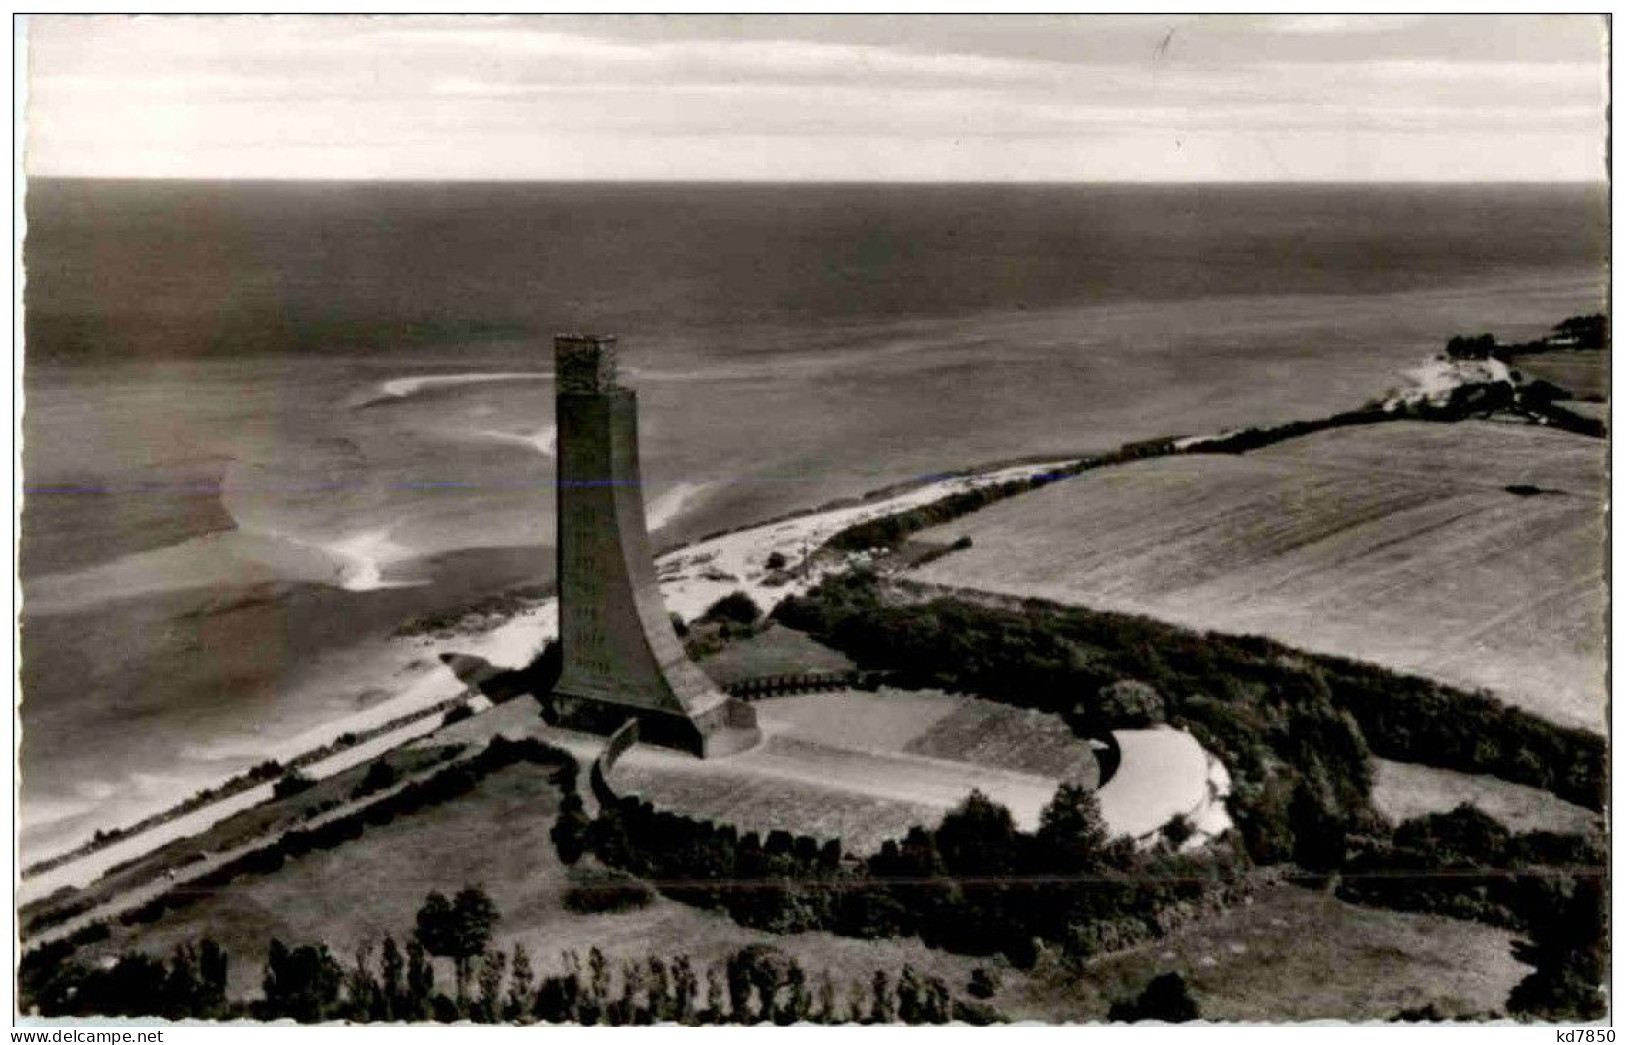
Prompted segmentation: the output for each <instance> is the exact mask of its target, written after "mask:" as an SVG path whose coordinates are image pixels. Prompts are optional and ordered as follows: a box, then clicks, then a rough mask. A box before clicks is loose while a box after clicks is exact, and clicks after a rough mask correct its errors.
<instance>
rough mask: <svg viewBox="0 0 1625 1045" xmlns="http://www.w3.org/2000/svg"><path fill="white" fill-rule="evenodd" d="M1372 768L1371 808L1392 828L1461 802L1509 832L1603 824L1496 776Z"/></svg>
mask: <svg viewBox="0 0 1625 1045" xmlns="http://www.w3.org/2000/svg"><path fill="white" fill-rule="evenodd" d="M1372 765H1373V768H1374V769H1375V770H1376V779H1375V780H1374V781H1373V785H1372V788H1371V801H1372V804H1373V805H1375V806H1376V809H1377V812H1379V813H1381V814H1382V815H1383V816H1385V817H1387V818H1388V819H1389V820H1391V821H1392V822H1394V823H1396V824H1397V823H1399V822H1400V821H1401V820H1409V819H1410V818H1412V817H1416V816H1424V815H1426V814H1428V813H1448V812H1450V810H1452V809H1454V808H1456V807H1457V806H1459V805H1461V804H1462V803H1464V802H1465V803H1467V804H1469V805H1472V806H1475V807H1477V808H1478V809H1479V811H1480V812H1484V813H1488V814H1489V815H1490V816H1493V817H1495V819H1497V820H1499V821H1501V823H1503V824H1505V825H1506V826H1507V827H1508V828H1510V829H1511V830H1513V831H1563V832H1585V831H1589V830H1592V829H1593V828H1595V827H1597V826H1599V825H1600V822H1601V817H1600V816H1599V815H1598V814H1596V813H1594V812H1592V811H1591V810H1589V809H1584V808H1582V807H1580V806H1577V805H1573V804H1571V803H1569V802H1565V801H1563V800H1562V799H1561V798H1558V797H1557V796H1556V795H1554V794H1552V793H1551V792H1550V791H1542V790H1540V789H1538V788H1533V787H1525V786H1524V785H1522V784H1514V783H1511V782H1509V781H1506V780H1502V779H1500V778H1499V777H1493V776H1478V775H1474V774H1471V773H1458V772H1456V771H1455V770H1452V769H1436V768H1434V767H1433V766H1422V765H1416V764H1414V763H1410V762H1394V761H1391V760H1389V759H1385V758H1374V759H1372Z"/></svg>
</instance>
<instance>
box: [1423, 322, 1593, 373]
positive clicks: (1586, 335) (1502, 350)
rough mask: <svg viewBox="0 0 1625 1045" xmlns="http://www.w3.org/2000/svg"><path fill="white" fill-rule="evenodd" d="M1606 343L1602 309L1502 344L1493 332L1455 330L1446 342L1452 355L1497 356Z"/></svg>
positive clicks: (1506, 358)
mask: <svg viewBox="0 0 1625 1045" xmlns="http://www.w3.org/2000/svg"><path fill="white" fill-rule="evenodd" d="M1608 347H1609V340H1608V317H1607V316H1605V315H1603V314H1601V313H1592V314H1590V315H1585V316H1570V317H1569V318H1567V319H1565V320H1563V321H1562V322H1560V323H1558V324H1557V325H1556V326H1554V327H1552V332H1551V333H1550V334H1547V335H1546V336H1545V337H1542V338H1537V339H1535V340H1534V341H1521V342H1517V343H1514V344H1501V343H1500V342H1498V341H1497V340H1496V338H1495V335H1494V334H1457V335H1455V336H1454V337H1452V338H1451V339H1450V340H1449V341H1448V342H1447V343H1446V344H1445V354H1446V355H1448V356H1449V357H1450V358H1451V359H1500V360H1502V361H1503V362H1506V361H1510V359H1511V357H1512V356H1515V355H1537V354H1539V353H1542V352H1565V351H1574V350H1579V351H1603V350H1606V349H1607V348H1608Z"/></svg>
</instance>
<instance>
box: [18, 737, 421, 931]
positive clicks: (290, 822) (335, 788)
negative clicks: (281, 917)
mask: <svg viewBox="0 0 1625 1045" xmlns="http://www.w3.org/2000/svg"><path fill="white" fill-rule="evenodd" d="M447 753H448V742H446V741H444V740H441V739H439V738H436V739H433V740H426V741H425V742H424V743H423V744H422V746H416V745H408V746H406V747H401V748H397V749H396V750H394V751H391V752H389V753H388V754H386V755H383V756H381V757H380V758H378V759H374V760H372V761H382V762H387V763H388V764H390V765H391V766H394V767H395V769H396V770H397V771H398V772H399V773H400V775H401V776H403V777H404V776H407V775H409V774H411V773H414V772H417V771H419V770H422V769H426V768H428V767H430V766H433V765H436V764H438V763H439V762H441V761H442V760H443V758H444V756H445V755H446V754H447ZM369 765H371V762H363V763H362V764H360V765H357V766H352V767H350V768H349V769H346V770H344V771H343V772H340V773H335V774H334V775H332V776H330V777H324V778H323V779H321V780H318V781H316V782H315V784H314V785H313V786H312V787H310V788H309V789H307V790H305V791H301V792H299V793H298V794H297V795H293V796H290V797H288V798H283V799H274V800H272V801H269V802H264V803H262V804H260V805H257V806H254V807H252V808H250V809H245V810H243V811H242V812H240V813H238V814H236V815H235V816H231V817H227V818H226V819H225V820H222V821H220V822H219V823H218V824H215V825H214V826H212V827H210V828H208V829H207V830H205V831H203V832H201V833H199V834H196V835H193V836H191V837H189V838H178V839H176V840H175V841H173V842H170V843H168V844H167V845H164V846H160V847H159V848H157V849H155V850H153V851H152V852H151V853H148V854H147V855H146V856H143V857H139V858H137V859H135V860H133V861H131V862H129V863H127V864H125V865H123V866H121V867H117V868H115V869H113V870H112V871H110V872H109V873H108V874H107V875H105V876H103V877H102V878H100V879H98V880H97V881H96V882H94V883H92V884H91V885H90V886H89V888H88V889H85V890H81V891H79V892H76V893H74V894H72V895H71V896H70V897H68V898H69V899H75V898H79V897H84V896H93V897H104V896H111V895H114V894H116V893H119V892H122V891H124V890H127V889H131V888H134V887H135V886H138V885H140V884H142V883H143V882H150V881H152V880H153V879H155V878H157V877H158V876H159V875H160V874H162V873H163V872H164V871H165V869H167V868H171V867H177V866H180V865H181V864H184V863H186V862H188V861H189V860H191V859H195V858H196V857H197V855H198V854H200V853H215V852H220V851H222V850H226V849H231V848H233V847H235V846H238V845H241V844H243V843H244V842H248V841H250V840H252V839H255V838H258V837H261V836H263V835H269V834H273V833H275V832H277V831H281V830H283V829H285V828H288V827H291V826H294V825H296V824H298V823H300V822H301V821H303V820H305V819H307V818H308V817H309V816H311V815H314V813H315V812H316V811H317V810H318V809H319V808H320V807H322V806H323V805H325V804H327V803H331V802H342V801H344V800H346V799H348V798H349V796H350V794H351V792H353V791H354V790H355V787H356V785H357V784H359V783H361V781H362V779H363V778H365V777H366V775H367V768H368V766H369ZM57 902H60V901H57ZM55 905H56V904H55V903H54V902H52V901H50V900H49V899H48V900H46V901H42V902H41V903H40V904H39V905H38V906H37V907H31V908H30V909H29V913H30V914H33V913H35V912H36V911H46V910H49V909H51V908H52V907H53V906H55Z"/></svg>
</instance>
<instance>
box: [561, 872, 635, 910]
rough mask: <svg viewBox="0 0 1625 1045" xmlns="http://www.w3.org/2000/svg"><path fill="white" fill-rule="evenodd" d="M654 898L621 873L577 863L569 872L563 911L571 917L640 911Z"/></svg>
mask: <svg viewBox="0 0 1625 1045" xmlns="http://www.w3.org/2000/svg"><path fill="white" fill-rule="evenodd" d="M654 898H655V893H654V890H653V889H651V888H650V887H649V885H648V884H647V883H646V882H643V881H641V880H639V879H637V878H634V877H633V876H631V875H629V874H627V873H626V872H624V871H618V870H616V869H614V868H612V867H604V866H603V865H601V864H598V863H580V864H577V865H576V866H574V867H572V868H571V869H570V888H569V889H568V890H566V891H565V894H564V908H565V910H567V911H570V912H572V913H574V914H612V913H614V912H617V911H636V910H640V909H641V908H644V907H647V906H649V904H651V903H653V902H654Z"/></svg>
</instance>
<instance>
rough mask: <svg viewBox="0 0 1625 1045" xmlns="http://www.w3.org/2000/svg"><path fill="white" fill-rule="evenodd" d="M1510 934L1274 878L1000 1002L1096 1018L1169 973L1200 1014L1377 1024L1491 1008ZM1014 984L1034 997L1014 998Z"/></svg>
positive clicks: (1509, 966) (1498, 994)
mask: <svg viewBox="0 0 1625 1045" xmlns="http://www.w3.org/2000/svg"><path fill="white" fill-rule="evenodd" d="M1512 940H1513V935H1512V934H1511V933H1509V932H1507V931H1506V930H1504V929H1496V928H1492V927H1490V926H1486V925H1480V924H1477V923H1474V922H1464V921H1457V920H1454V919H1450V918H1441V917H1438V916H1435V915H1419V914H1406V913H1400V912H1397V911H1384V910H1378V909H1374V908H1367V907H1357V906H1355V905H1353V904H1347V903H1344V902H1342V901H1341V900H1337V899H1335V898H1334V897H1332V896H1329V895H1327V894H1325V893H1319V892H1312V891H1310V890H1308V889H1302V888H1299V887H1297V886H1292V885H1275V886H1270V887H1266V888H1264V889H1262V890H1261V891H1260V893H1259V894H1258V895H1257V896H1256V897H1255V898H1254V901H1253V902H1252V903H1251V904H1245V905H1242V906H1238V907H1234V908H1231V909H1230V910H1228V911H1226V912H1224V913H1223V914H1220V915H1218V916H1217V917H1215V918H1211V919H1206V920H1203V921H1200V922H1198V923H1196V924H1194V925H1192V926H1190V927H1188V928H1185V929H1181V930H1177V931H1175V932H1174V933H1172V934H1170V935H1169V936H1166V937H1164V938H1163V939H1160V940H1156V941H1153V942H1151V943H1148V944H1145V945H1142V946H1140V947H1136V948H1134V949H1132V950H1129V951H1125V952H1122V953H1120V954H1115V955H1108V956H1106V957H1104V958H1100V959H1097V960H1096V961H1094V962H1092V963H1090V965H1089V966H1088V967H1087V968H1086V970H1085V971H1084V973H1083V974H1082V975H1081V976H1079V975H1067V974H1056V975H1055V976H1053V977H1047V978H1044V979H1043V980H1041V981H1040V982H1036V983H1032V984H1031V985H1012V986H1013V988H1014V989H1012V990H1010V991H1008V997H1006V996H1001V998H1000V999H999V1000H1000V1001H1002V1002H1003V1003H1005V1004H1006V1005H1008V1007H1009V1009H1010V1010H1011V1011H1020V1009H1021V1008H1023V1007H1024V1006H1027V1005H1032V1006H1034V1007H1037V1006H1040V1005H1043V1004H1044V1003H1045V1001H1044V999H1046V998H1055V997H1057V996H1068V995H1069V996H1070V998H1069V1001H1070V1004H1071V1005H1072V1006H1075V1007H1076V1009H1077V1010H1078V1011H1082V1012H1088V1013H1090V1014H1091V1016H1090V1017H1086V1018H1095V1019H1099V1018H1103V1016H1104V1014H1105V1012H1106V1010H1107V1009H1108V1008H1109V1006H1110V1002H1111V1000H1114V999H1117V998H1121V997H1125V996H1132V995H1133V994H1134V993H1136V991H1137V990H1138V988H1139V986H1140V985H1142V984H1144V983H1145V982H1146V981H1147V980H1148V979H1150V978H1151V977H1152V976H1156V975H1158V974H1160V973H1164V972H1178V973H1180V974H1181V975H1183V976H1184V977H1185V979H1186V982H1187V983H1188V984H1189V985H1190V989H1191V995H1192V997H1194V998H1195V999H1196V1002H1197V1005H1198V1006H1199V1009H1200V1012H1201V1015H1202V1017H1203V1018H1205V1019H1212V1020H1231V1021H1265V1022H1276V1023H1279V1022H1282V1021H1302V1020H1314V1019H1336V1020H1346V1021H1349V1022H1357V1021H1361V1020H1387V1019H1392V1018H1393V1017H1394V1016H1395V1015H1396V1014H1398V1013H1399V1012H1400V1011H1401V1010H1402V1009H1406V1008H1415V1007H1420V1006H1424V1005H1428V1004H1430V1003H1431V1004H1433V1005H1435V1006H1436V1007H1437V1008H1438V1009H1439V1010H1440V1011H1442V1012H1444V1013H1446V1014H1450V1015H1458V1016H1467V1015H1473V1014H1477V1015H1480V1016H1482V1015H1483V1014H1485V1013H1489V1012H1495V1011H1501V1010H1502V1009H1503V1008H1504V1006H1505V1004H1506V999H1507V994H1508V993H1509V992H1510V991H1511V990H1512V987H1513V985H1514V984H1516V983H1517V982H1518V981H1519V980H1520V979H1522V978H1523V977H1524V976H1526V975H1527V974H1528V973H1529V971H1530V970H1529V967H1528V966H1525V965H1523V964H1521V963H1519V962H1518V961H1517V960H1515V959H1514V958H1513V957H1512ZM1023 991H1028V992H1032V995H1036V997H1031V996H1023V997H1019V998H1018V994H1019V993H1021V992H1023ZM1028 997H1031V1000H1028ZM1050 1004H1053V1002H1050Z"/></svg>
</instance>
